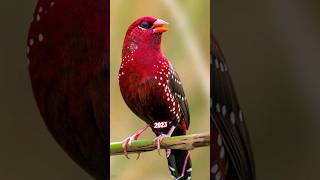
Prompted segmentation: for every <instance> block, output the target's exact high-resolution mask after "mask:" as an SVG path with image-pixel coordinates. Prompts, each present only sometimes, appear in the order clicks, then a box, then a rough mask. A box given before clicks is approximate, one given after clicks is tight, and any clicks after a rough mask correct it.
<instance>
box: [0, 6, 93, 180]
mask: <svg viewBox="0 0 320 180" xmlns="http://www.w3.org/2000/svg"><path fill="white" fill-rule="evenodd" d="M36 3H37V0H28V1H20V0H3V1H1V2H0V22H1V25H0V26H1V28H0V122H1V124H0V179H1V180H38V179H39V180H40V179H45V180H72V179H77V180H92V178H91V177H90V176H89V175H88V174H87V173H85V172H84V171H83V170H82V169H81V168H80V167H78V165H76V163H74V162H73V161H72V160H71V159H70V158H69V157H68V156H67V154H66V153H65V152H64V151H63V150H62V148H60V147H59V146H58V144H57V143H56V142H55V141H54V139H53V137H52V136H51V135H50V133H49V131H48V130H47V128H46V127H45V124H44V122H43V121H42V118H41V116H40V113H39V111H38V108H37V106H36V103H35V99H34V96H33V93H32V90H31V83H30V80H29V74H28V66H27V58H26V41H27V33H28V30H29V25H30V23H31V21H32V19H33V17H32V16H33V12H34V9H35V6H36Z"/></svg>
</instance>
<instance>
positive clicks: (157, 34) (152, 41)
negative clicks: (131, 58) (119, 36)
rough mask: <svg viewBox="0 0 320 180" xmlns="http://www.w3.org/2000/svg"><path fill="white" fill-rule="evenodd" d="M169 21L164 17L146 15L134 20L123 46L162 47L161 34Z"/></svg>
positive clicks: (165, 29)
mask: <svg viewBox="0 0 320 180" xmlns="http://www.w3.org/2000/svg"><path fill="white" fill-rule="evenodd" d="M167 24H168V23H167V22H166V21H164V20H162V19H157V18H154V17H151V16H145V17H141V18H139V19H137V20H136V21H134V22H133V23H132V24H131V25H130V26H129V28H128V31H127V33H126V37H125V40H124V47H123V48H128V47H131V48H139V47H141V48H143V47H149V48H150V47H151V48H160V43H161V35H162V33H164V32H166V31H167V28H166V27H165V25H167Z"/></svg>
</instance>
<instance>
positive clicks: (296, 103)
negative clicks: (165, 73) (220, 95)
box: [211, 0, 320, 180]
mask: <svg viewBox="0 0 320 180" xmlns="http://www.w3.org/2000/svg"><path fill="white" fill-rule="evenodd" d="M319 8H320V1H310V0H307V1H299V0H290V1H289V0H268V1H266V0H258V1H257V0H243V1H233V0H223V1H222V0H215V1H214V2H213V4H212V9H211V13H212V15H213V16H212V19H211V20H212V26H213V29H214V32H215V34H216V36H217V39H218V40H219V42H220V45H221V47H222V48H223V50H224V54H225V56H226V58H227V61H228V64H229V66H230V69H231V74H232V77H233V80H234V83H235V87H236V90H237V93H238V96H239V100H240V103H241V106H242V109H243V110H244V111H245V115H246V121H247V125H248V128H249V131H250V135H251V140H252V146H253V152H254V156H255V162H256V170H257V179H258V180H270V179H272V180H284V179H285V180H287V179H288V180H299V179H319V178H320V175H319V169H320V155H319V152H320V141H319V139H318V138H319V137H320V133H319V131H320V113H319V108H320V95H319V92H320V80H319V77H320V70H319V68H320V21H319V17H320V9H319Z"/></svg>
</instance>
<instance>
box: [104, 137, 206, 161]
mask: <svg viewBox="0 0 320 180" xmlns="http://www.w3.org/2000/svg"><path fill="white" fill-rule="evenodd" d="M209 144H210V134H209V133H201V134H191V135H185V136H174V137H168V138H164V139H163V140H162V142H161V144H160V148H161V149H181V150H192V149H194V148H199V147H204V146H209ZM155 149H157V145H156V143H155V142H154V141H153V140H137V141H133V142H132V143H131V145H129V146H128V150H127V151H128V153H142V152H147V151H153V150H155ZM114 155H123V148H122V142H112V143H110V156H114Z"/></svg>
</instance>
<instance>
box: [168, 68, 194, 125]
mask: <svg viewBox="0 0 320 180" xmlns="http://www.w3.org/2000/svg"><path fill="white" fill-rule="evenodd" d="M169 71H170V74H169V89H170V91H171V92H172V94H174V97H175V99H176V101H177V102H178V103H179V105H180V108H181V112H182V115H183V117H184V120H185V123H186V125H187V128H189V124H190V115H189V107H188V101H187V98H186V96H185V94H184V91H183V87H182V83H181V80H180V78H179V75H178V74H177V72H176V71H175V69H174V68H173V67H172V65H171V64H170V67H169ZM180 123H181V122H180Z"/></svg>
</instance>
